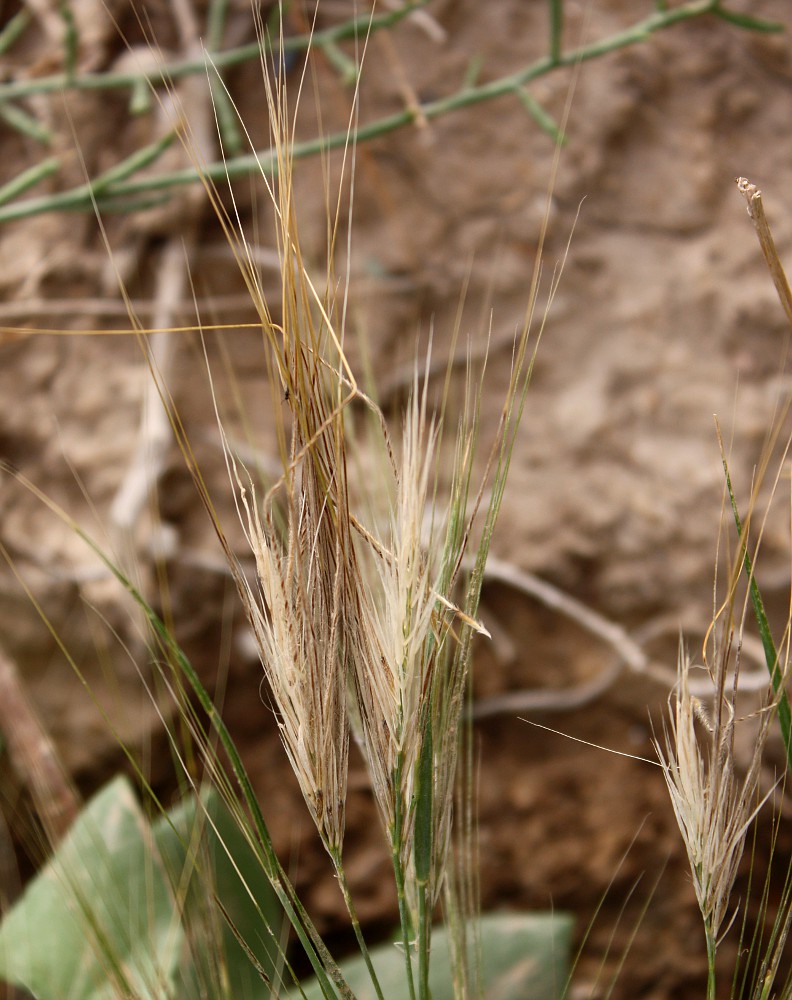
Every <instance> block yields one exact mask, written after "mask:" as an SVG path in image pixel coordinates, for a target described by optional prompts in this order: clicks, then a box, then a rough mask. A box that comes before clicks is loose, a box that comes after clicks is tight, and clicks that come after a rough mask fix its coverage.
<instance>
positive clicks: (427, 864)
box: [413, 650, 435, 1000]
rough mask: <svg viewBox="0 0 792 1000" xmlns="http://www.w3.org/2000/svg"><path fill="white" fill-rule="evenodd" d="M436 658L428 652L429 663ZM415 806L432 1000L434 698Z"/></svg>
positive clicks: (421, 957) (423, 989) (421, 934)
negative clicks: (430, 964)
mask: <svg viewBox="0 0 792 1000" xmlns="http://www.w3.org/2000/svg"><path fill="white" fill-rule="evenodd" d="M432 656H433V652H432V651H431V650H427V651H426V657H427V659H426V662H427V663H429V662H430V661H431V658H432ZM417 770H418V774H417V785H418V787H417V789H416V804H415V835H414V844H413V863H414V866H415V883H416V889H417V893H418V995H419V997H420V998H421V1000H429V957H430V950H429V949H430V946H431V936H432V930H431V912H430V905H429V886H430V884H431V879H432V865H433V860H434V859H433V853H434V852H433V846H434V818H435V817H434V732H433V725H432V710H431V695H430V698H429V700H428V702H427V704H426V706H425V708H424V711H423V719H422V724H421V752H420V755H419V757H418V767H417Z"/></svg>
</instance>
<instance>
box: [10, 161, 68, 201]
mask: <svg viewBox="0 0 792 1000" xmlns="http://www.w3.org/2000/svg"><path fill="white" fill-rule="evenodd" d="M59 168H60V160H59V159H58V157H57V156H50V157H49V158H48V159H46V160H42V161H41V163H37V164H36V165H35V167H29V168H28V169H27V170H23V171H22V173H21V174H17V176H16V177H13V178H12V179H11V180H10V181H9V182H8V183H7V184H4V185H3V186H2V187H0V205H5V203H6V202H8V201H11V200H12V199H13V198H16V197H18V196H19V195H20V194H22V193H23V192H24V191H27V190H28V188H31V187H33V186H34V184H38V183H39V181H43V180H45V179H46V178H47V177H51V176H52V175H53V174H54V173H56V172H57V171H58V169H59Z"/></svg>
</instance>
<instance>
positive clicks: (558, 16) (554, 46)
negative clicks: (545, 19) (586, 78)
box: [550, 0, 564, 66]
mask: <svg viewBox="0 0 792 1000" xmlns="http://www.w3.org/2000/svg"><path fill="white" fill-rule="evenodd" d="M563 34H564V0H550V59H551V61H552V63H553V65H554V66H556V65H558V63H559V62H560V60H561V43H562V38H563Z"/></svg>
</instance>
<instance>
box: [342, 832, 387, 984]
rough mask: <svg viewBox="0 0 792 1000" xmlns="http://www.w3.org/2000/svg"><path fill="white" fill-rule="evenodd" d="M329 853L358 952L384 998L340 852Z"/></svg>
mask: <svg viewBox="0 0 792 1000" xmlns="http://www.w3.org/2000/svg"><path fill="white" fill-rule="evenodd" d="M329 853H330V857H331V858H332V860H333V866H334V867H335V870H336V875H337V876H338V885H339V887H340V889H341V894H342V895H343V897H344V904H345V905H346V908H347V913H348V914H349V919H350V921H351V923H352V930H353V931H354V934H355V940H356V941H357V944H358V948H359V950H360V954H361V955H362V956H363V961H364V962H365V963H366V968H367V969H368V974H369V977H370V978H371V984H372V986H373V987H374V992H375V993H376V994H377V1000H385V997H384V994H383V992H382V987H381V986H380V982H379V979H378V978H377V972H376V969H375V968H374V963H373V962H372V961H371V953H370V952H369V949H368V946H367V945H366V940H365V938H364V937H363V930H362V928H361V926H360V921H359V920H358V915H357V910H356V909H355V904H354V902H353V900H352V893H351V892H350V891H349V882H348V881H347V877H346V872H345V871H344V866H343V864H342V863H341V854H340V852H339V851H338V850H337V849H334V850H330V851H329Z"/></svg>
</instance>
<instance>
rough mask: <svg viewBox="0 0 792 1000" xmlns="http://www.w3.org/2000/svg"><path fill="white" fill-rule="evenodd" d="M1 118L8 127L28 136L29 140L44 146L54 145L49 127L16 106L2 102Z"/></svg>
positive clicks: (0, 102) (0, 108) (0, 103)
mask: <svg viewBox="0 0 792 1000" xmlns="http://www.w3.org/2000/svg"><path fill="white" fill-rule="evenodd" d="M0 118H2V119H3V121H4V122H5V123H6V125H8V126H10V127H11V128H13V129H15V130H16V131H17V132H20V133H21V134H22V135H24V136H27V138H28V139H33V140H34V141H35V142H38V143H41V145H42V146H49V145H51V144H52V132H51V131H50V130H49V129H48V128H47V126H46V125H42V124H41V122H40V121H38V120H37V119H36V118H34V117H33V115H29V114H28V113H27V111H23V110H22V108H20V107H18V106H17V105H16V104H11V103H10V102H9V101H0Z"/></svg>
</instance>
